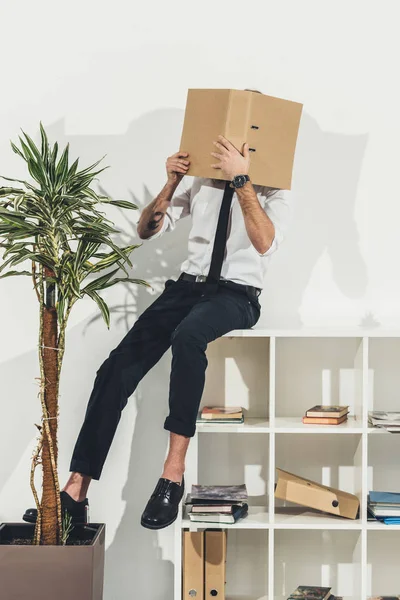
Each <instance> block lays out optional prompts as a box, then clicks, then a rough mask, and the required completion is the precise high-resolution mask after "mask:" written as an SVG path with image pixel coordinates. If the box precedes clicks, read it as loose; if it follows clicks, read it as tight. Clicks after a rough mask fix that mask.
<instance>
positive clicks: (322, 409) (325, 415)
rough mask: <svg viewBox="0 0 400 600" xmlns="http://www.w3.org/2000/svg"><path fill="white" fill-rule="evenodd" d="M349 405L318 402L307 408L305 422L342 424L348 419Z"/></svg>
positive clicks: (311, 423)
mask: <svg viewBox="0 0 400 600" xmlns="http://www.w3.org/2000/svg"><path fill="white" fill-rule="evenodd" d="M348 414H349V407H348V406H327V405H324V404H317V405H316V406H313V407H312V408H310V409H309V410H307V412H306V414H305V416H304V417H303V423H307V424H309V425H340V424H341V423H344V422H345V421H347V415H348Z"/></svg>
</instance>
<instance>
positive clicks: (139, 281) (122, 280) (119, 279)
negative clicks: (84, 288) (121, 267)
mask: <svg viewBox="0 0 400 600" xmlns="http://www.w3.org/2000/svg"><path fill="white" fill-rule="evenodd" d="M116 283H135V284H136V285H144V286H145V287H149V288H151V287H152V286H151V285H150V284H149V283H147V281H145V280H144V279H132V278H131V277H116V278H115V279H112V280H110V281H108V282H107V283H106V284H105V285H103V287H102V288H101V289H102V290H105V289H106V288H108V287H111V286H112V285H115V284H116Z"/></svg>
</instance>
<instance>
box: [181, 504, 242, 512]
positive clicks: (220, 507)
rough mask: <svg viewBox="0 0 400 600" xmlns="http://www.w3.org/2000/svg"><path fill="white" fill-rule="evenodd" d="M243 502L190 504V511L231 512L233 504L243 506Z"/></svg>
mask: <svg viewBox="0 0 400 600" xmlns="http://www.w3.org/2000/svg"><path fill="white" fill-rule="evenodd" d="M185 504H186V503H185ZM243 504H244V502H237V503H236V502H235V503H232V504H191V509H190V512H191V513H204V512H208V513H227V514H232V512H233V508H234V507H235V506H243Z"/></svg>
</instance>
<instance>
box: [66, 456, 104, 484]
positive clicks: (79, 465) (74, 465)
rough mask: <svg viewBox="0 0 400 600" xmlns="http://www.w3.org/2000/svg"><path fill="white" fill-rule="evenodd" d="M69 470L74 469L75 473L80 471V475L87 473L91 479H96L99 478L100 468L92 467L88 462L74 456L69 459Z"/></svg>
mask: <svg viewBox="0 0 400 600" xmlns="http://www.w3.org/2000/svg"><path fill="white" fill-rule="evenodd" d="M69 470H70V471H74V472H75V473H81V474H82V475H88V476H89V477H91V478H92V479H97V480H99V479H100V475H101V470H99V469H93V468H91V467H90V465H89V463H87V462H85V461H82V460H76V459H75V458H73V459H72V460H71V464H70V466H69Z"/></svg>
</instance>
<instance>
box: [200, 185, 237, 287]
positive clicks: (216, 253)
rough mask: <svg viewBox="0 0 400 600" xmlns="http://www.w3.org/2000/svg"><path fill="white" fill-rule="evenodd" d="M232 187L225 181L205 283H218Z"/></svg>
mask: <svg viewBox="0 0 400 600" xmlns="http://www.w3.org/2000/svg"><path fill="white" fill-rule="evenodd" d="M234 191H235V190H234V188H232V187H230V181H227V182H226V183H225V191H224V196H223V198H222V204H221V208H220V211H219V216H218V223H217V229H216V232H215V238H214V247H213V251H212V255H211V264H210V270H209V272H208V276H207V283H211V284H212V283H213V284H215V283H217V284H218V283H219V278H220V275H221V268H222V262H223V260H224V253H225V247H226V236H227V231H228V221H229V212H230V208H231V204H232V197H233V192H234Z"/></svg>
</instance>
